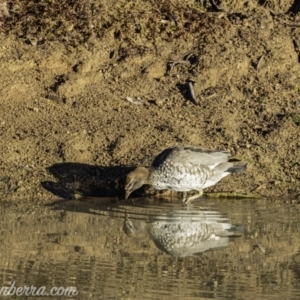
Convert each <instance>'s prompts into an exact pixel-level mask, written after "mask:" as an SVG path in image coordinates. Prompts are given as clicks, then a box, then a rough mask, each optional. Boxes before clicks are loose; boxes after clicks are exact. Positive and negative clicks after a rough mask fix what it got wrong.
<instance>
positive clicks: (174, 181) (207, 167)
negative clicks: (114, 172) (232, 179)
mask: <svg viewBox="0 0 300 300" xmlns="http://www.w3.org/2000/svg"><path fill="white" fill-rule="evenodd" d="M245 168H246V165H245V164H234V163H233V162H231V161H229V154H228V153H227V152H226V151H214V150H208V149H204V148H199V147H192V146H175V147H171V148H167V149H165V150H163V151H162V152H161V153H160V154H158V155H157V156H156V158H155V159H154V160H153V162H152V164H151V165H150V167H149V168H144V167H138V168H136V169H135V170H134V171H132V172H131V173H129V174H128V175H127V178H126V183H125V190H126V198H127V197H128V196H129V195H130V194H131V193H132V192H133V191H134V190H136V189H138V188H140V187H141V186H142V185H143V184H150V185H152V186H153V187H154V188H155V189H158V190H164V189H169V190H174V191H180V192H187V191H192V190H196V191H198V192H199V194H198V195H196V197H195V196H192V197H190V198H188V199H184V200H183V201H184V202H190V201H192V200H194V199H195V198H198V197H199V196H201V195H202V190H203V189H205V188H207V187H210V186H213V185H215V184H216V183H217V182H218V181H220V180H221V179H222V178H223V177H225V176H227V175H229V174H231V173H236V172H242V171H244V170H245Z"/></svg>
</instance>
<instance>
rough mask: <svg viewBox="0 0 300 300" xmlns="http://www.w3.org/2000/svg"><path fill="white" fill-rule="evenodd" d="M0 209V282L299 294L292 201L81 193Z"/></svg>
mask: <svg viewBox="0 0 300 300" xmlns="http://www.w3.org/2000/svg"><path fill="white" fill-rule="evenodd" d="M0 214H1V222H0V288H1V286H2V287H3V286H7V287H9V286H11V285H12V284H14V285H15V286H16V287H23V286H25V285H26V286H30V285H33V286H35V287H37V288H38V287H42V286H45V288H46V290H47V291H49V290H50V289H51V288H52V287H70V286H71V287H76V290H77V291H78V293H79V294H78V295H77V296H68V297H58V296H56V297H55V296H54V297H51V299H62V298H67V299H151V300H152V299H211V298H213V299H282V298H284V299H299V298H300V253H299V246H300V207H299V205H298V204H297V203H293V202H292V201H283V200H276V201H275V200H274V201H272V200H263V199H259V200H258V199H253V200H251V199H249V200H215V199H214V200H210V199H205V200H198V201H195V202H194V203H193V206H192V207H188V208H186V207H182V206H181V204H180V203H168V202H161V201H159V200H153V199H144V200H138V199H136V200H135V201H134V203H132V202H127V203H126V202H120V203H114V202H113V201H111V199H85V200H84V201H57V202H55V203H53V204H52V205H50V206H46V207H41V206H34V205H33V206H30V207H28V206H27V205H25V204H24V205H18V206H16V207H6V208H5V207H2V208H1V210H0ZM3 298H4V297H3V296H0V299H3ZM13 298H15V299H40V298H41V299H45V298H42V297H38V296H36V297H25V296H23V297H20V298H18V297H17V296H11V298H9V297H5V298H4V299H13Z"/></svg>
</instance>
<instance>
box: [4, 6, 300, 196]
mask: <svg viewBox="0 0 300 300" xmlns="http://www.w3.org/2000/svg"><path fill="white" fill-rule="evenodd" d="M83 3H85V4H83ZM295 3H296V2H295ZM295 3H294V2H293V1H280V4H274V3H273V1H265V2H263V1H260V3H257V2H256V1H247V2H243V1H223V2H222V5H221V4H220V3H219V2H218V3H217V1H211V2H209V1H207V2H205V3H203V4H201V2H197V1H184V3H183V2H182V1H175V0H173V1H154V0H153V1H141V0H140V1H129V2H128V1H107V2H106V1H95V2H93V3H90V2H86V1H56V0H52V1H33V0H27V1H2V3H1V5H2V6H1V7H2V10H1V8H0V12H1V13H0V14H1V22H2V33H1V35H0V40H1V45H2V46H1V48H0V56H1V61H2V64H1V65H0V70H1V72H0V81H1V83H2V84H1V89H0V97H1V110H0V135H1V140H0V151H1V154H2V155H1V157H0V160H1V164H0V169H1V173H0V174H1V175H0V192H1V193H2V195H3V199H5V198H7V199H17V200H18V199H33V198H34V199H37V201H41V200H39V199H43V200H47V199H50V198H51V197H53V194H55V195H60V196H63V195H66V194H67V195H68V196H67V197H70V195H71V197H72V194H73V195H75V194H76V193H80V194H84V195H99V196H101V195H112V194H113V192H112V191H113V189H121V184H119V183H116V184H114V183H113V184H112V185H109V188H108V189H107V190H105V189H104V182H106V181H110V182H116V181H118V180H119V178H120V177H122V176H124V174H126V172H127V171H129V170H131V169H132V167H133V166H135V165H148V164H149V163H150V162H151V159H152V158H153V156H154V155H155V154H157V153H158V152H159V151H161V150H162V149H163V148H166V147H168V146H171V145H175V144H190V145H197V146H203V147H206V148H216V149H224V150H229V151H230V152H231V153H232V155H234V156H236V157H237V158H239V159H241V160H243V161H245V162H247V163H248V170H247V172H246V173H244V174H238V175H233V176H231V177H228V178H225V179H224V180H223V181H222V182H220V183H218V185H216V186H215V187H213V190H215V191H216V190H217V191H226V190H232V191H236V192H238V193H260V194H262V195H265V196H295V195H299V180H300V161H299V157H300V150H299V149H300V145H299V141H300V139H299V137H300V130H299V124H300V122H299V119H300V118H299V116H300V90H299V88H298V82H299V77H300V64H299V61H300V59H299V55H300V48H299V43H300V26H299V24H300V20H299V15H298V14H297V12H298V11H299V7H298V6H297V5H296V4H295ZM189 83H192V85H193V89H194V93H195V98H196V101H197V105H196V104H195V103H194V102H193V101H192V97H191V94H190V89H189ZM128 100H130V101H128ZM67 162H68V164H66V163H67ZM57 164H59V166H60V168H61V169H60V172H61V174H64V172H69V173H68V176H65V177H62V176H60V175H58V173H57V172H56V173H55V172H54V173H53V172H51V170H54V169H55V170H57V168H55V166H57ZM70 164H71V166H72V167H71V168H70ZM64 166H65V167H64ZM115 167H116V168H121V169H120V170H119V171H116V169H115ZM95 168H96V169H95ZM97 168H98V169H97ZM47 170H48V171H47ZM81 170H84V171H83V172H82V174H81ZM53 176H54V177H53ZM54 179H55V180H58V181H59V182H58V185H59V188H55V184H54V183H55V180H54ZM51 182H52V183H51ZM60 190H63V193H59V191H60ZM49 191H50V192H49ZM97 191H98V192H97Z"/></svg>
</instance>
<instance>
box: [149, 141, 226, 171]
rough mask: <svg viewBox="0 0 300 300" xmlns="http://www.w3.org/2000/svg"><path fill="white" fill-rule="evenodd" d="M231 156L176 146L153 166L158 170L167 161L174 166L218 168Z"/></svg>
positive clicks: (163, 152)
mask: <svg viewBox="0 0 300 300" xmlns="http://www.w3.org/2000/svg"><path fill="white" fill-rule="evenodd" d="M229 156H230V155H229V153H228V152H226V151H217V150H209V149H205V148H199V147H193V146H175V147H170V148H167V149H165V150H163V151H162V152H161V153H159V154H158V155H157V156H156V158H155V159H154V160H153V162H152V164H151V166H152V167H153V168H157V167H159V166H161V165H162V164H163V163H165V162H167V161H171V162H172V163H173V164H177V163H178V164H183V165H184V164H196V165H206V166H216V165H218V164H221V163H224V162H227V161H228V159H229Z"/></svg>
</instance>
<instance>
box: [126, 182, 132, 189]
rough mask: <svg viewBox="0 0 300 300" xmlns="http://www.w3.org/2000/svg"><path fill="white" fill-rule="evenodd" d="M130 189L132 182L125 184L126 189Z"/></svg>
mask: <svg viewBox="0 0 300 300" xmlns="http://www.w3.org/2000/svg"><path fill="white" fill-rule="evenodd" d="M131 188H132V181H130V182H128V183H127V184H126V189H131Z"/></svg>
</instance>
